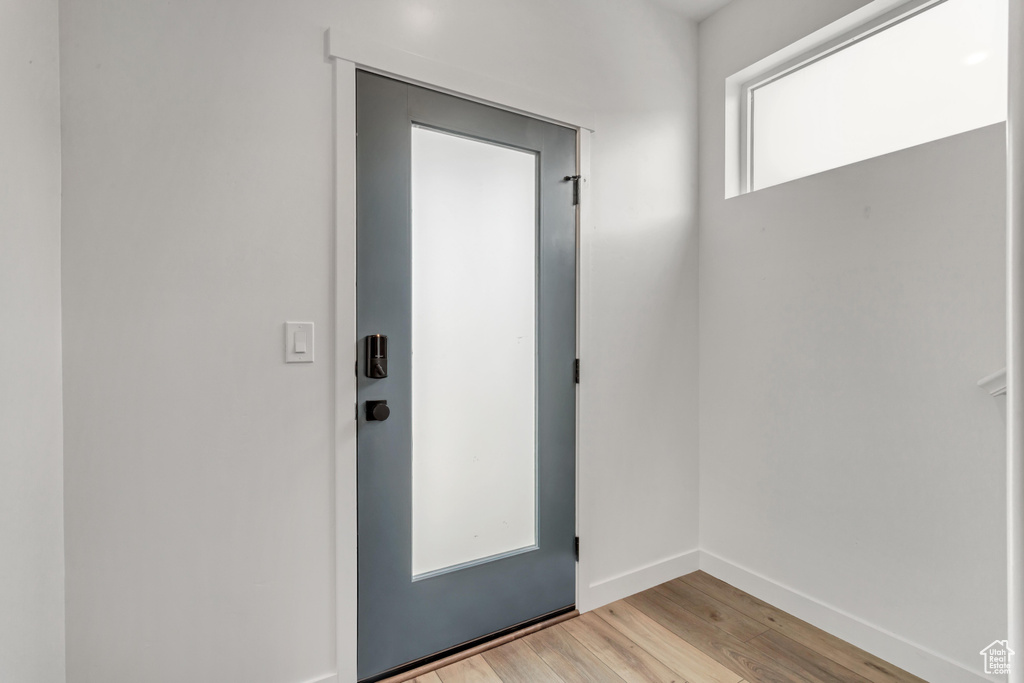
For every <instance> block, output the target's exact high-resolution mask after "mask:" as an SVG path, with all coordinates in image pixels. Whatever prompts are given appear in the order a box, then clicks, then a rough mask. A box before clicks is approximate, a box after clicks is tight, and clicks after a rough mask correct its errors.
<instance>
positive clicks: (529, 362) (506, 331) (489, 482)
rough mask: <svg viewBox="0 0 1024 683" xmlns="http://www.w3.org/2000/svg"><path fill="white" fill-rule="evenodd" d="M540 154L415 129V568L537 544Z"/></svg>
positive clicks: (419, 572)
mask: <svg viewBox="0 0 1024 683" xmlns="http://www.w3.org/2000/svg"><path fill="white" fill-rule="evenodd" d="M536 196H537V157H536V156H535V155H534V154H532V153H526V152H522V151H519V150H514V149H509V148H507V147H501V146H498V145H493V144H489V143H485V142H480V141H477V140H470V139H467V138H463V137H457V136H454V135H449V134H447V133H441V132H437V131H434V130H429V129H426V128H420V127H414V128H413V129H412V406H413V407H412V518H413V519H412V573H413V576H423V575H425V574H431V573H434V572H438V571H441V570H445V569H450V568H452V567H457V566H460V565H466V564H469V563H475V562H478V561H480V560H483V559H485V558H489V557H493V556H497V555H504V554H507V553H510V552H513V551H516V550H522V549H526V548H531V547H533V546H535V545H536V543H537V535H536V528H537V514H536V508H537V505H536V493H537V491H536V488H537V487H536V445H535V444H536V398H535V396H536V360H535V356H536V297H537V285H536V282H537V199H536Z"/></svg>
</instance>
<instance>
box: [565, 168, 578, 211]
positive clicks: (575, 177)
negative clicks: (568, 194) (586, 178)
mask: <svg viewBox="0 0 1024 683" xmlns="http://www.w3.org/2000/svg"><path fill="white" fill-rule="evenodd" d="M582 178H583V176H581V175H567V176H565V178H564V180H565V181H566V182H569V181H570V180H571V181H572V205H573V206H579V203H580V180H581V179H582Z"/></svg>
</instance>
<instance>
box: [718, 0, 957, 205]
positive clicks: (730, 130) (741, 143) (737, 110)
mask: <svg viewBox="0 0 1024 683" xmlns="http://www.w3.org/2000/svg"><path fill="white" fill-rule="evenodd" d="M944 2H947V0H875V2H872V3H869V4H868V5H865V6H864V7H862V8H861V9H859V10H857V11H855V12H851V13H850V14H848V15H846V16H845V17H843V18H842V19H839V20H838V21H836V22H833V23H832V24H829V25H828V26H826V27H825V28H823V29H821V30H819V31H816V32H814V33H812V34H811V35H809V36H807V37H806V38H803V39H801V40H798V41H797V42H795V43H793V44H792V45H789V46H788V47H785V48H783V49H782V50H779V51H778V52H776V53H775V54H772V55H770V56H768V57H766V58H764V59H762V60H761V61H759V62H757V63H756V64H752V65H751V66H749V67H747V68H746V69H743V70H742V71H739V72H737V73H735V74H733V75H732V76H730V77H729V78H727V79H726V81H725V93H726V94H725V115H726V138H725V159H726V164H725V196H726V198H727V199H728V198H731V197H736V196H738V195H741V194H746V193H748V192H751V191H753V186H754V184H753V174H754V158H753V150H754V145H753V120H754V116H753V114H754V92H755V91H756V90H757V89H758V88H761V87H764V86H766V85H768V84H769V83H772V82H774V81H777V80H778V79H780V78H783V77H785V76H788V75H789V74H791V73H793V72H795V71H799V70H800V69H803V68H804V67H807V66H810V65H811V64H814V63H815V62H818V61H821V60H822V59H825V58H827V57H829V56H830V55H833V54H835V53H837V52H839V51H841V50H844V49H846V48H848V47H850V46H851V45H854V44H856V43H859V42H861V41H862V40H866V39H868V38H870V37H872V36H875V35H877V34H879V33H881V32H882V31H885V30H886V29H889V28H891V27H893V26H896V25H897V24H900V23H902V22H904V21H907V20H908V19H911V18H913V17H916V16H918V15H919V14H921V13H922V12H926V11H928V10H930V9H932V8H933V7H935V6H937V5H941V4H942V3H944Z"/></svg>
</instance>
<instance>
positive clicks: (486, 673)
mask: <svg viewBox="0 0 1024 683" xmlns="http://www.w3.org/2000/svg"><path fill="white" fill-rule="evenodd" d="M436 673H437V676H438V678H440V679H441V683H502V681H501V678H499V677H498V674H496V673H495V672H494V669H492V668H491V666H490V664H488V663H487V661H486V660H485V659H484V657H483V655H475V656H473V657H470V658H469V659H463V660H462V661H458V662H455V663H454V664H449V665H448V666H446V667H444V668H443V669H438V670H437V672H436ZM417 680H418V679H417Z"/></svg>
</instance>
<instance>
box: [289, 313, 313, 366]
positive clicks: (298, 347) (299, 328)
mask: <svg viewBox="0 0 1024 683" xmlns="http://www.w3.org/2000/svg"><path fill="white" fill-rule="evenodd" d="M284 362H285V363H312V362H313V323H285V324H284Z"/></svg>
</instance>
